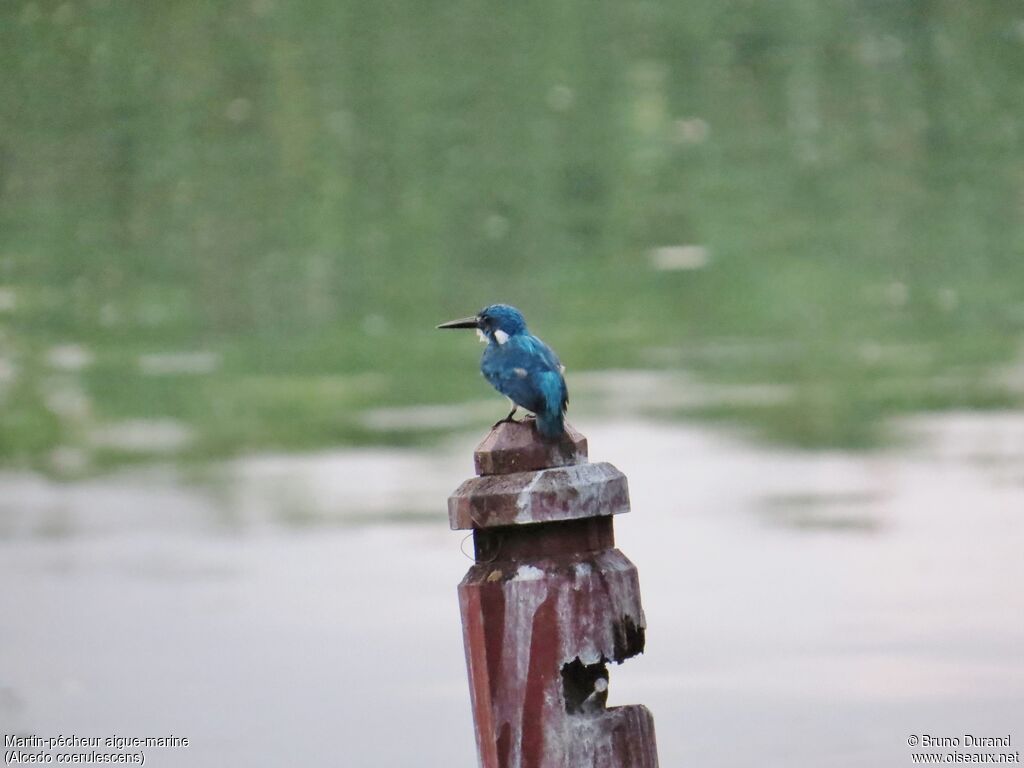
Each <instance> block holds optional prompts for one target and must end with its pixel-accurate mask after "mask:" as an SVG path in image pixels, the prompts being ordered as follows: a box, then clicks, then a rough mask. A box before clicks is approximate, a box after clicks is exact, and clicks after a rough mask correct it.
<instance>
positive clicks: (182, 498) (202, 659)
mask: <svg viewBox="0 0 1024 768" xmlns="http://www.w3.org/2000/svg"><path fill="white" fill-rule="evenodd" d="M580 426H582V427H583V429H584V431H585V432H586V433H587V436H588V438H589V439H590V445H591V452H592V454H593V457H594V458H595V459H598V458H599V459H601V460H610V461H612V462H613V463H615V464H616V465H618V466H619V467H620V468H621V469H622V470H623V471H625V473H626V474H627V475H628V477H629V480H630V490H631V494H632V500H633V512H632V513H631V514H630V515H627V516H624V517H621V518H619V519H618V520H617V523H616V525H617V538H618V543H619V546H620V547H621V548H622V549H623V551H624V552H626V553H627V554H628V555H629V556H630V557H631V558H632V559H633V560H634V561H635V562H636V563H637V565H638V567H639V569H640V574H641V582H642V585H643V594H644V601H645V609H646V612H647V617H648V621H649V625H650V627H649V632H648V649H647V653H646V654H645V655H644V656H642V657H640V658H637V659H633V660H630V661H629V662H627V663H626V664H624V665H622V666H621V667H616V668H615V669H613V670H612V672H613V675H612V685H611V697H612V703H625V702H643V703H646V704H648V705H649V706H650V707H652V709H653V711H654V713H655V716H656V721H657V724H658V729H659V730H658V741H659V747H660V752H661V759H662V763H663V764H665V765H704V766H710V767H712V768H713V767H715V766H722V768H725V767H726V766H734V765H752V764H757V765H767V766H794V765H825V766H849V767H850V768H853V767H854V766H856V767H857V768H861V766H864V765H897V764H900V763H903V762H908V761H909V756H908V755H907V750H908V748H907V746H906V738H907V735H908V734H910V733H922V732H926V733H939V734H948V735H956V734H963V733H965V732H970V733H986V734H989V733H991V734H1005V733H1013V734H1014V739H1015V740H1016V739H1017V738H1024V734H1021V733H1019V732H1018V731H1019V728H1020V723H1021V722H1024V653H1022V650H1021V649H1022V648H1024V614H1022V613H1021V611H1020V610H1019V608H1020V598H1019V585H1020V584H1021V583H1024V559H1022V558H1021V557H1020V541H1021V540H1022V536H1024V518H1022V517H1021V515H1020V511H1021V509H1024V469H1022V467H1024V464H1022V463H1021V462H1020V458H1021V454H1020V451H1021V446H1022V445H1024V419H1022V417H1021V416H1020V415H1018V414H999V415H993V416H979V415H974V414H966V413H965V414H956V415H952V416H946V417H941V418H928V419H923V420H922V419H916V420H914V421H912V422H910V423H908V424H905V425H903V427H902V433H903V434H904V436H905V437H904V442H905V445H906V447H905V448H903V449H900V450H895V449H893V450H890V451H886V452H882V453H876V454H869V455H863V454H848V453H842V452H833V453H799V452H794V453H788V452H779V451H770V452H769V451H766V450H763V449H761V448H758V447H754V446H752V445H751V444H749V443H746V442H743V441H742V440H739V439H738V438H736V437H733V436H729V435H724V434H722V433H717V432H711V431H706V430H704V429H698V428H693V427H681V426H664V425H654V424H652V423H649V422H644V421H638V420H635V419H633V418H629V417H627V418H623V419H622V420H620V421H613V422H608V421H605V422H601V423H596V424H590V423H581V424H580ZM473 442H474V437H473V436H467V435H464V436H462V437H461V438H459V439H457V440H455V441H453V442H452V443H451V444H450V445H448V446H447V447H445V448H444V449H443V450H441V451H433V452H427V451H420V450H411V449H410V450H401V451H396V450H381V451H354V452H339V453H329V454H316V455H312V456H306V457H283V456H270V455H266V456H258V457H254V458H251V459H242V460H237V461H234V462H231V463H229V464H226V465H224V466H223V467H221V469H220V470H219V472H218V473H216V477H213V478H207V479H205V480H203V481H201V482H200V481H194V480H193V481H192V482H183V481H182V480H181V479H180V478H178V477H176V476H175V474H174V472H172V471H171V470H159V469H150V470H145V471H139V470H136V471H127V472H124V473H122V474H120V475H117V476H113V477H109V478H107V479H102V480H99V479H97V480H90V481H85V482H82V483H76V484H68V485H60V484H54V483H51V482H48V481H43V480H41V479H39V478H38V477H35V476H29V475H17V476H12V475H7V476H4V477H3V478H2V483H3V487H4V489H5V493H4V497H3V499H2V500H0V525H2V529H0V537H2V538H0V552H2V556H0V579H2V581H3V583H4V584H5V585H7V588H6V589H4V590H2V591H0V615H2V616H3V617H4V618H3V622H2V624H0V657H2V658H5V659H9V660H16V663H12V664H9V665H8V666H7V667H6V668H5V669H4V670H3V672H2V676H0V718H2V720H3V722H4V723H5V726H7V727H8V730H18V731H24V732H35V733H40V734H47V733H51V732H52V733H54V734H56V733H59V732H63V733H69V732H74V733H77V734H90V735H92V734H107V733H108V732H111V733H112V732H116V733H118V734H129V735H143V734H149V735H153V734H166V733H174V734H176V735H187V736H188V737H189V738H190V740H191V741H192V746H191V747H190V748H189V750H188V752H187V753H181V754H172V753H169V752H168V753H165V754H161V755H159V758H160V765H182V766H185V765H187V766H190V767H192V766H199V767H200V768H202V767H204V766H211V767H212V766H219V765H224V764H228V763H230V764H245V765H253V766H262V765H267V766H269V765H280V764H281V762H282V760H284V761H286V762H289V763H297V764H303V765H337V764H339V762H340V763H343V764H346V765H349V764H350V765H374V766H385V767H388V766H394V768H398V767H399V766H401V767H402V768H406V767H407V766H409V765H423V766H465V768H470V766H472V765H474V764H475V762H474V761H475V756H474V751H473V736H472V730H471V720H470V710H469V696H468V687H467V684H466V681H465V670H464V666H463V655H462V637H461V628H460V625H459V617H458V610H457V602H456V599H455V584H456V583H457V582H458V581H459V579H460V578H461V577H462V574H463V573H464V572H465V570H466V568H467V567H468V565H469V563H468V562H467V560H466V558H465V557H464V556H463V555H462V554H461V553H460V551H459V542H460V539H461V537H462V534H461V533H455V532H451V531H449V530H448V529H447V519H446V516H445V498H446V496H447V494H448V493H449V492H450V491H451V490H453V489H454V488H455V487H456V486H457V485H458V483H459V482H461V480H462V479H464V478H465V477H466V476H468V475H469V474H470V472H471V460H470V452H471V449H472V445H473ZM8 724H9V726H8ZM1015 729H1018V730H1017V731H1015ZM396 731H400V732H401V733H402V734H403V737H402V738H401V739H395V738H394V733H395V732H396Z"/></svg>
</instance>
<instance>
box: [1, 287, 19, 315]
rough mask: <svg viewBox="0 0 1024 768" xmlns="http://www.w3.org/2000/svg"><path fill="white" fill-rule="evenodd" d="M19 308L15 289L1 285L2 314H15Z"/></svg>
mask: <svg viewBox="0 0 1024 768" xmlns="http://www.w3.org/2000/svg"><path fill="white" fill-rule="evenodd" d="M17 306H18V294H16V293H15V292H14V289H13V288H11V287H9V286H6V285H0V312H13V311H14V309H15V308H16V307H17Z"/></svg>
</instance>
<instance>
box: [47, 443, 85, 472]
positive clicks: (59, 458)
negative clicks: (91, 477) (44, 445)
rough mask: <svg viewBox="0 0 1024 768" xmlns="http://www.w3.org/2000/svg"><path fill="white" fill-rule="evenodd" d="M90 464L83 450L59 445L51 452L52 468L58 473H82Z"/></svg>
mask: <svg viewBox="0 0 1024 768" xmlns="http://www.w3.org/2000/svg"><path fill="white" fill-rule="evenodd" d="M88 464H89V459H88V457H87V456H86V454H85V452H84V451H83V450H82V449H81V448H75V447H73V446H70V445H59V446H57V447H56V448H54V449H53V450H52V451H50V466H52V467H53V468H54V469H55V470H57V471H58V472H65V473H69V474H70V473H75V472H81V471H82V470H83V469H85V468H86V466H88Z"/></svg>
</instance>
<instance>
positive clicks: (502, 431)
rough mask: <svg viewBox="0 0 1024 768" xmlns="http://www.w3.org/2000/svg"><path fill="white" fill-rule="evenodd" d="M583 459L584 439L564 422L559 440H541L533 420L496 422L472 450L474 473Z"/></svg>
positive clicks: (529, 468)
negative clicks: (473, 450) (563, 429)
mask: <svg viewBox="0 0 1024 768" xmlns="http://www.w3.org/2000/svg"><path fill="white" fill-rule="evenodd" d="M586 461H587V438H585V437H584V436H583V435H581V434H580V433H579V432H577V431H576V430H575V429H573V428H572V427H571V426H570V425H569V424H566V425H565V432H564V433H563V434H562V436H561V438H560V439H559V440H557V441H551V440H545V439H544V438H542V437H541V436H540V435H539V434H538V433H537V426H536V422H534V420H533V419H526V420H524V421H507V422H502V423H501V424H498V425H497V426H495V427H494V429H492V430H491V432H490V434H488V435H487V437H485V438H484V439H483V442H481V443H480V445H478V446H477V447H476V451H475V452H474V453H473V463H474V464H475V465H476V473H477V474H478V475H507V474H511V473H513V472H532V471H534V470H537V469H547V468H549V467H567V466H571V465H573V464H583V463H585V462H586Z"/></svg>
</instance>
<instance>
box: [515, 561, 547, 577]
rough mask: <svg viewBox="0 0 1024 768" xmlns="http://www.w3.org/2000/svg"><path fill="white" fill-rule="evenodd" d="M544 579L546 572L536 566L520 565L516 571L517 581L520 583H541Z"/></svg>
mask: <svg viewBox="0 0 1024 768" xmlns="http://www.w3.org/2000/svg"><path fill="white" fill-rule="evenodd" d="M543 578H544V571H542V570H541V569H540V568H537V567H536V566H534V565H526V564H524V565H520V566H519V570H517V571H516V579H518V580H519V581H540V580H541V579H543Z"/></svg>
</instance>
